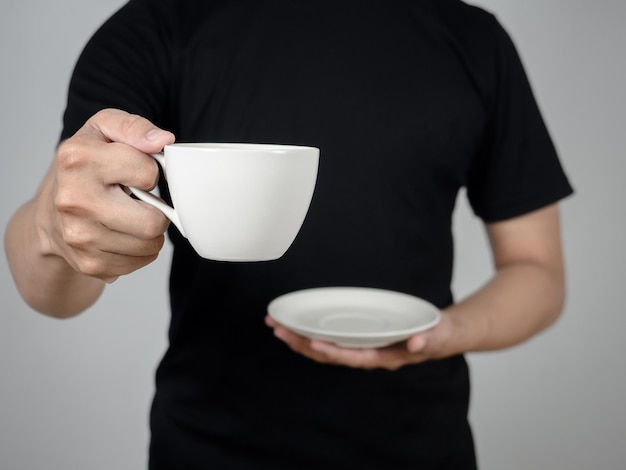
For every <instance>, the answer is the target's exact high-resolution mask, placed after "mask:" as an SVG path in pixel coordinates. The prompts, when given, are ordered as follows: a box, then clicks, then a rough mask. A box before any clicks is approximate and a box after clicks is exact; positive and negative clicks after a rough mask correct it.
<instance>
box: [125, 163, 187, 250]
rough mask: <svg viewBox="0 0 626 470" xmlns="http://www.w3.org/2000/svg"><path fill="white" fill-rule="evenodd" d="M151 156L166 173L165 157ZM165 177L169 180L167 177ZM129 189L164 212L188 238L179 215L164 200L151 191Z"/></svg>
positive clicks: (129, 187)
mask: <svg viewBox="0 0 626 470" xmlns="http://www.w3.org/2000/svg"><path fill="white" fill-rule="evenodd" d="M150 156H151V157H152V158H154V159H155V160H156V161H157V162H158V163H159V164H160V165H161V168H163V171H164V172H165V156H164V155H163V154H162V153H155V154H151V155H150ZM165 176H166V178H167V175H165ZM128 189H130V192H131V193H133V194H134V195H135V196H137V198H139V199H140V200H142V201H143V202H145V203H147V204H150V205H151V206H153V207H156V208H157V209H159V210H160V211H161V212H163V215H165V217H167V218H168V219H170V220H171V221H172V223H173V224H174V225H175V226H176V228H178V231H179V232H180V233H181V235H182V236H183V237H185V238H187V235H185V231H184V230H183V226H182V224H181V223H180V219H179V218H178V214H177V213H176V210H175V209H174V208H173V207H171V206H168V205H167V204H166V203H165V202H164V201H163V199H161V198H160V197H158V196H155V195H154V194H152V193H151V192H149V191H144V190H143V189H139V188H135V187H133V186H128Z"/></svg>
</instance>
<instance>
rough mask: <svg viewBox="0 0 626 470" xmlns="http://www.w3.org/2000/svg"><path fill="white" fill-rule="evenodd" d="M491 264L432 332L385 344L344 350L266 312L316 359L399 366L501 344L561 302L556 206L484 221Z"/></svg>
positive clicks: (546, 320)
mask: <svg viewBox="0 0 626 470" xmlns="http://www.w3.org/2000/svg"><path fill="white" fill-rule="evenodd" d="M487 233H488V235H489V240H490V244H491V249H492V252H493V259H494V264H495V268H496V272H495V274H494V276H493V277H492V278H491V279H490V280H489V282H488V283H487V284H486V285H485V286H484V287H483V288H481V289H480V290H478V291H477V292H476V293H475V294H473V295H472V296H470V297H468V298H467V299H465V300H463V301H462V302H460V303H458V304H456V305H453V306H451V307H449V308H448V309H446V310H445V311H444V312H442V319H441V322H440V323H439V324H438V325H437V326H436V327H435V328H434V329H432V330H430V331H428V332H425V333H421V334H418V335H415V336H413V337H412V338H410V339H409V340H408V341H407V342H405V343H401V344H398V345H394V346H390V347H388V348H382V349H361V350H354V349H342V348H338V347H336V346H334V345H332V344H328V343H324V342H322V341H309V340H307V339H306V338H303V337H301V336H298V335H296V334H294V333H293V332H291V331H289V330H287V329H286V328H284V327H283V326H281V325H279V324H277V323H276V322H275V321H274V320H273V319H271V318H269V317H268V318H267V319H266V322H267V324H268V325H269V326H270V327H272V328H274V333H275V335H276V336H277V337H278V338H280V339H281V340H283V341H285V342H286V343H287V344H288V345H289V346H290V347H291V348H292V349H293V350H295V351H297V352H299V353H301V354H304V355H306V356H308V357H310V358H312V359H314V360H317V361H319V362H326V363H332V364H338V365H347V366H351V367H362V368H367V369H371V368H378V367H384V368H388V369H397V368H399V367H401V366H403V365H406V364H410V363H419V362H422V361H425V360H429V359H438V358H444V357H448V356H451V355H454V354H459V353H464V352H470V351H486V350H495V349H502V348H506V347H510V346H513V345H515V344H518V343H520V342H523V341H525V340H527V339H529V338H530V337H532V336H533V335H535V334H537V333H538V332H540V331H542V330H543V329H545V328H547V327H548V326H549V325H551V324H552V323H553V322H554V321H555V320H556V319H557V317H558V316H559V314H560V313H561V310H562V308H563V302H564V291H565V287H564V286H565V281H564V274H563V272H564V270H563V259H562V254H561V240H560V229H559V214H558V207H557V205H556V204H555V205H551V206H548V207H546V208H543V209H540V210H537V211H534V212H532V213H530V214H526V215H523V216H520V217H516V218H513V219H510V220H506V221H503V222H498V223H494V224H489V225H487Z"/></svg>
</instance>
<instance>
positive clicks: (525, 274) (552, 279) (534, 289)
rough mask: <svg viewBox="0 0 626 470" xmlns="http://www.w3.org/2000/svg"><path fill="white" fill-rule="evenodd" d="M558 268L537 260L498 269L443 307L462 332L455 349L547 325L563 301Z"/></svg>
mask: <svg viewBox="0 0 626 470" xmlns="http://www.w3.org/2000/svg"><path fill="white" fill-rule="evenodd" d="M563 277H564V276H563V273H562V270H561V269H554V267H551V266H548V265H543V264H541V263H535V262H530V261H528V262H517V263H512V264H510V265H507V266H505V267H502V268H500V269H499V270H498V271H497V273H496V275H495V276H494V277H493V278H492V279H491V281H490V282H488V283H487V284H486V285H485V286H484V287H483V288H482V289H480V290H479V291H477V292H476V293H475V294H473V295H471V296H470V297H468V298H467V299H465V300H463V301H461V302H460V303H458V304H456V305H453V306H451V307H450V308H448V309H446V314H447V315H449V317H450V319H451V320H452V322H453V323H455V324H456V326H457V327H458V331H459V332H460V334H459V335H458V337H457V339H456V340H455V343H456V344H455V346H454V349H456V350H457V351H458V352H470V351H488V350H497V349H503V348H507V347H510V346H514V345H516V344H519V343H521V342H523V341H525V340H527V339H529V338H531V337H532V336H534V335H535V334H537V333H539V332H540V331H542V330H543V329H545V328H547V327H548V326H550V325H551V324H552V323H553V322H554V321H555V320H556V319H557V318H558V316H559V314H560V313H561V310H562V308H563V303H564V291H565V288H564V279H563Z"/></svg>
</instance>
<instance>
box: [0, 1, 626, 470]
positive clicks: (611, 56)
mask: <svg viewBox="0 0 626 470" xmlns="http://www.w3.org/2000/svg"><path fill="white" fill-rule="evenodd" d="M479 3H480V5H482V6H484V7H486V8H487V9H489V10H491V11H492V12H494V13H496V14H497V16H498V17H499V19H500V20H501V21H502V22H503V23H504V25H505V26H506V27H507V29H508V30H509V32H510V33H511V35H512V36H513V38H514V40H515V41H516V43H517V45H518V47H519V49H520V52H521V55H522V58H523V60H524V62H525V64H526V67H527V70H528V73H529V75H530V77H531V80H532V83H533V86H534V88H535V92H536V94H537V96H538V99H539V101H540V103H541V107H542V110H543V112H544V114H545V118H546V120H547V122H548V125H549V127H550V130H551V131H552V133H553V136H554V139H555V141H556V144H557V147H558V149H559V150H560V153H561V155H562V159H563V163H564V165H565V167H566V169H567V172H568V174H569V176H570V178H571V180H572V182H573V183H574V185H575V187H576V190H577V195H576V196H575V197H573V198H570V199H568V200H566V201H565V202H564V203H563V205H562V209H563V210H562V213H563V227H564V243H565V252H566V256H567V272H568V278H569V295H568V304H567V307H566V310H565V312H564V315H563V317H562V319H561V320H560V321H559V323H558V324H557V325H556V326H555V327H553V328H552V329H550V330H548V331H547V332H545V333H543V334H541V335H539V336H538V337H536V338H535V339H533V340H531V341H530V342H528V343H526V344H524V345H522V346H519V347H516V348H513V349H510V350H507V351H503V352H496V353H482V354H472V355H470V356H469V359H470V363H471V367H472V376H473V380H474V388H473V396H472V407H471V420H472V422H473V426H474V430H475V435H476V442H477V448H478V455H479V460H480V464H481V467H482V468H483V469H485V470H499V469H508V470H515V469H520V470H528V469H569V470H578V469H581V470H582V469H597V468H599V469H603V470H607V469H621V468H624V465H625V464H626V445H625V441H624V440H625V437H626V411H625V410H626V407H625V406H624V403H623V398H624V397H626V370H625V369H626V368H625V367H624V358H623V354H624V352H625V351H626V346H624V340H623V337H624V331H625V329H626V315H625V314H624V286H623V283H624V279H625V278H626V268H625V267H624V248H623V242H624V240H625V239H626V237H625V231H626V227H625V225H624V221H623V215H624V208H623V204H624V201H625V196H626V191H625V190H624V188H623V185H622V179H623V173H624V172H625V171H626V163H625V162H624V158H623V157H624V148H625V147H626V146H625V143H626V142H625V137H624V136H625V135H626V129H625V128H624V125H625V124H626V111H625V110H626V95H625V92H624V83H625V81H626V80H625V79H626V64H625V60H624V56H625V51H624V50H625V49H626V32H625V29H624V28H623V22H624V20H625V19H626V2H623V1H622V0H596V1H594V2H591V1H581V0H526V1H520V0H482V1H480V2H479ZM121 4H122V1H121V0H98V1H95V0H92V1H85V0H56V1H54V2H47V1H44V0H3V2H2V6H3V8H2V10H3V11H2V13H3V14H2V15H0V63H1V64H2V66H1V69H0V70H1V71H0V129H1V132H2V158H1V159H0V178H1V186H0V187H1V191H2V192H1V195H2V204H1V205H0V225H1V226H2V227H3V228H4V226H5V225H6V222H7V221H8V219H9V217H10V215H11V213H12V212H13V210H14V209H15V208H16V206H17V205H18V204H19V203H21V202H22V201H25V200H26V199H28V198H30V197H31V196H32V194H33V192H34V191H35V188H36V186H37V184H38V182H39V180H40V178H41V177H42V175H43V173H44V171H45V169H46V168H47V166H48V163H49V161H50V158H51V157H52V154H53V149H54V146H55V144H56V140H57V136H58V134H59V131H60V119H61V114H62V111H63V108H64V100H65V93H66V86H67V81H68V78H69V74H70V72H71V69H72V66H73V64H74V62H75V60H76V58H77V55H78V53H79V51H80V50H81V48H82V46H83V45H84V43H85V41H86V40H87V38H88V37H89V36H90V35H91V33H92V32H93V31H94V29H95V28H96V27H97V26H98V25H99V24H100V23H101V22H102V21H103V20H104V19H105V18H106V17H107V16H108V15H109V14H110V13H112V12H113V11H114V10H115V9H117V7H118V6H120V5H121ZM455 231H456V232H457V233H458V234H459V236H458V237H457V249H458V263H457V267H456V276H455V281H454V288H455V291H456V293H457V294H458V295H464V294H465V293H467V292H469V291H470V290H472V289H474V288H475V287H477V286H478V285H480V283H481V282H482V281H483V280H484V279H485V278H486V277H487V276H488V275H489V273H490V269H491V268H490V261H489V257H488V252H487V250H486V244H485V239H484V234H483V232H482V228H481V225H480V223H479V222H478V221H477V220H476V219H475V218H474V217H473V216H472V214H471V213H470V211H469V210H468V208H467V205H466V203H465V201H464V199H463V197H461V198H460V200H459V206H458V210H457V213H456V216H455ZM461 234H462V235H461ZM0 259H1V261H0V299H1V301H0V312H1V314H0V468H2V469H3V470H22V469H24V470H36V469H90V470H98V469H103V470H104V469H106V470H109V469H112V468H115V469H140V468H143V467H144V466H145V462H146V447H147V443H148V428H147V412H148V408H149V403H150V397H151V394H152V376H153V373H154V368H155V366H156V363H157V361H158V360H159V358H160V356H161V354H162V353H163V350H164V347H165V344H166V343H165V340H166V328H167V323H168V310H167V298H166V273H167V270H168V267H169V249H166V250H165V251H164V252H163V255H162V256H161V257H160V258H159V260H158V261H157V262H156V263H154V264H152V265H151V266H149V267H147V268H146V269H144V270H142V271H140V272H137V273H135V274H133V275H131V276H127V277H125V278H123V279H120V280H119V281H118V282H117V283H115V284H113V285H112V286H110V287H109V288H107V290H106V292H105V294H104V296H103V298H102V299H101V301H100V302H99V303H98V304H97V305H96V306H95V307H93V308H92V309H90V310H89V311H88V312H86V313H84V314H83V315H81V316H80V317H77V318H75V319H72V320H67V321H60V320H54V319H49V318H46V317H43V316H41V315H38V314H36V313H33V312H32V311H31V310H30V309H29V308H28V307H26V306H25V305H24V304H23V302H22V301H21V300H20V298H19V296H18V295H17V293H16V291H15V290H14V286H13V282H12V280H11V277H10V275H9V272H8V268H7V265H6V260H5V259H4V257H0Z"/></svg>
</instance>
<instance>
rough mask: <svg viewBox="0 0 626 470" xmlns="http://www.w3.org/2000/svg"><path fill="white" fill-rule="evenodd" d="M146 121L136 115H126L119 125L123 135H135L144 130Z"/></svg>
mask: <svg viewBox="0 0 626 470" xmlns="http://www.w3.org/2000/svg"><path fill="white" fill-rule="evenodd" d="M144 122H145V121H144V119H143V118H142V117H140V116H138V115H136V114H126V115H124V117H122V118H121V119H120V122H119V125H120V129H121V131H122V134H123V135H128V136H131V135H134V134H135V133H137V132H138V131H141V130H142V127H143V124H144Z"/></svg>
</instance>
